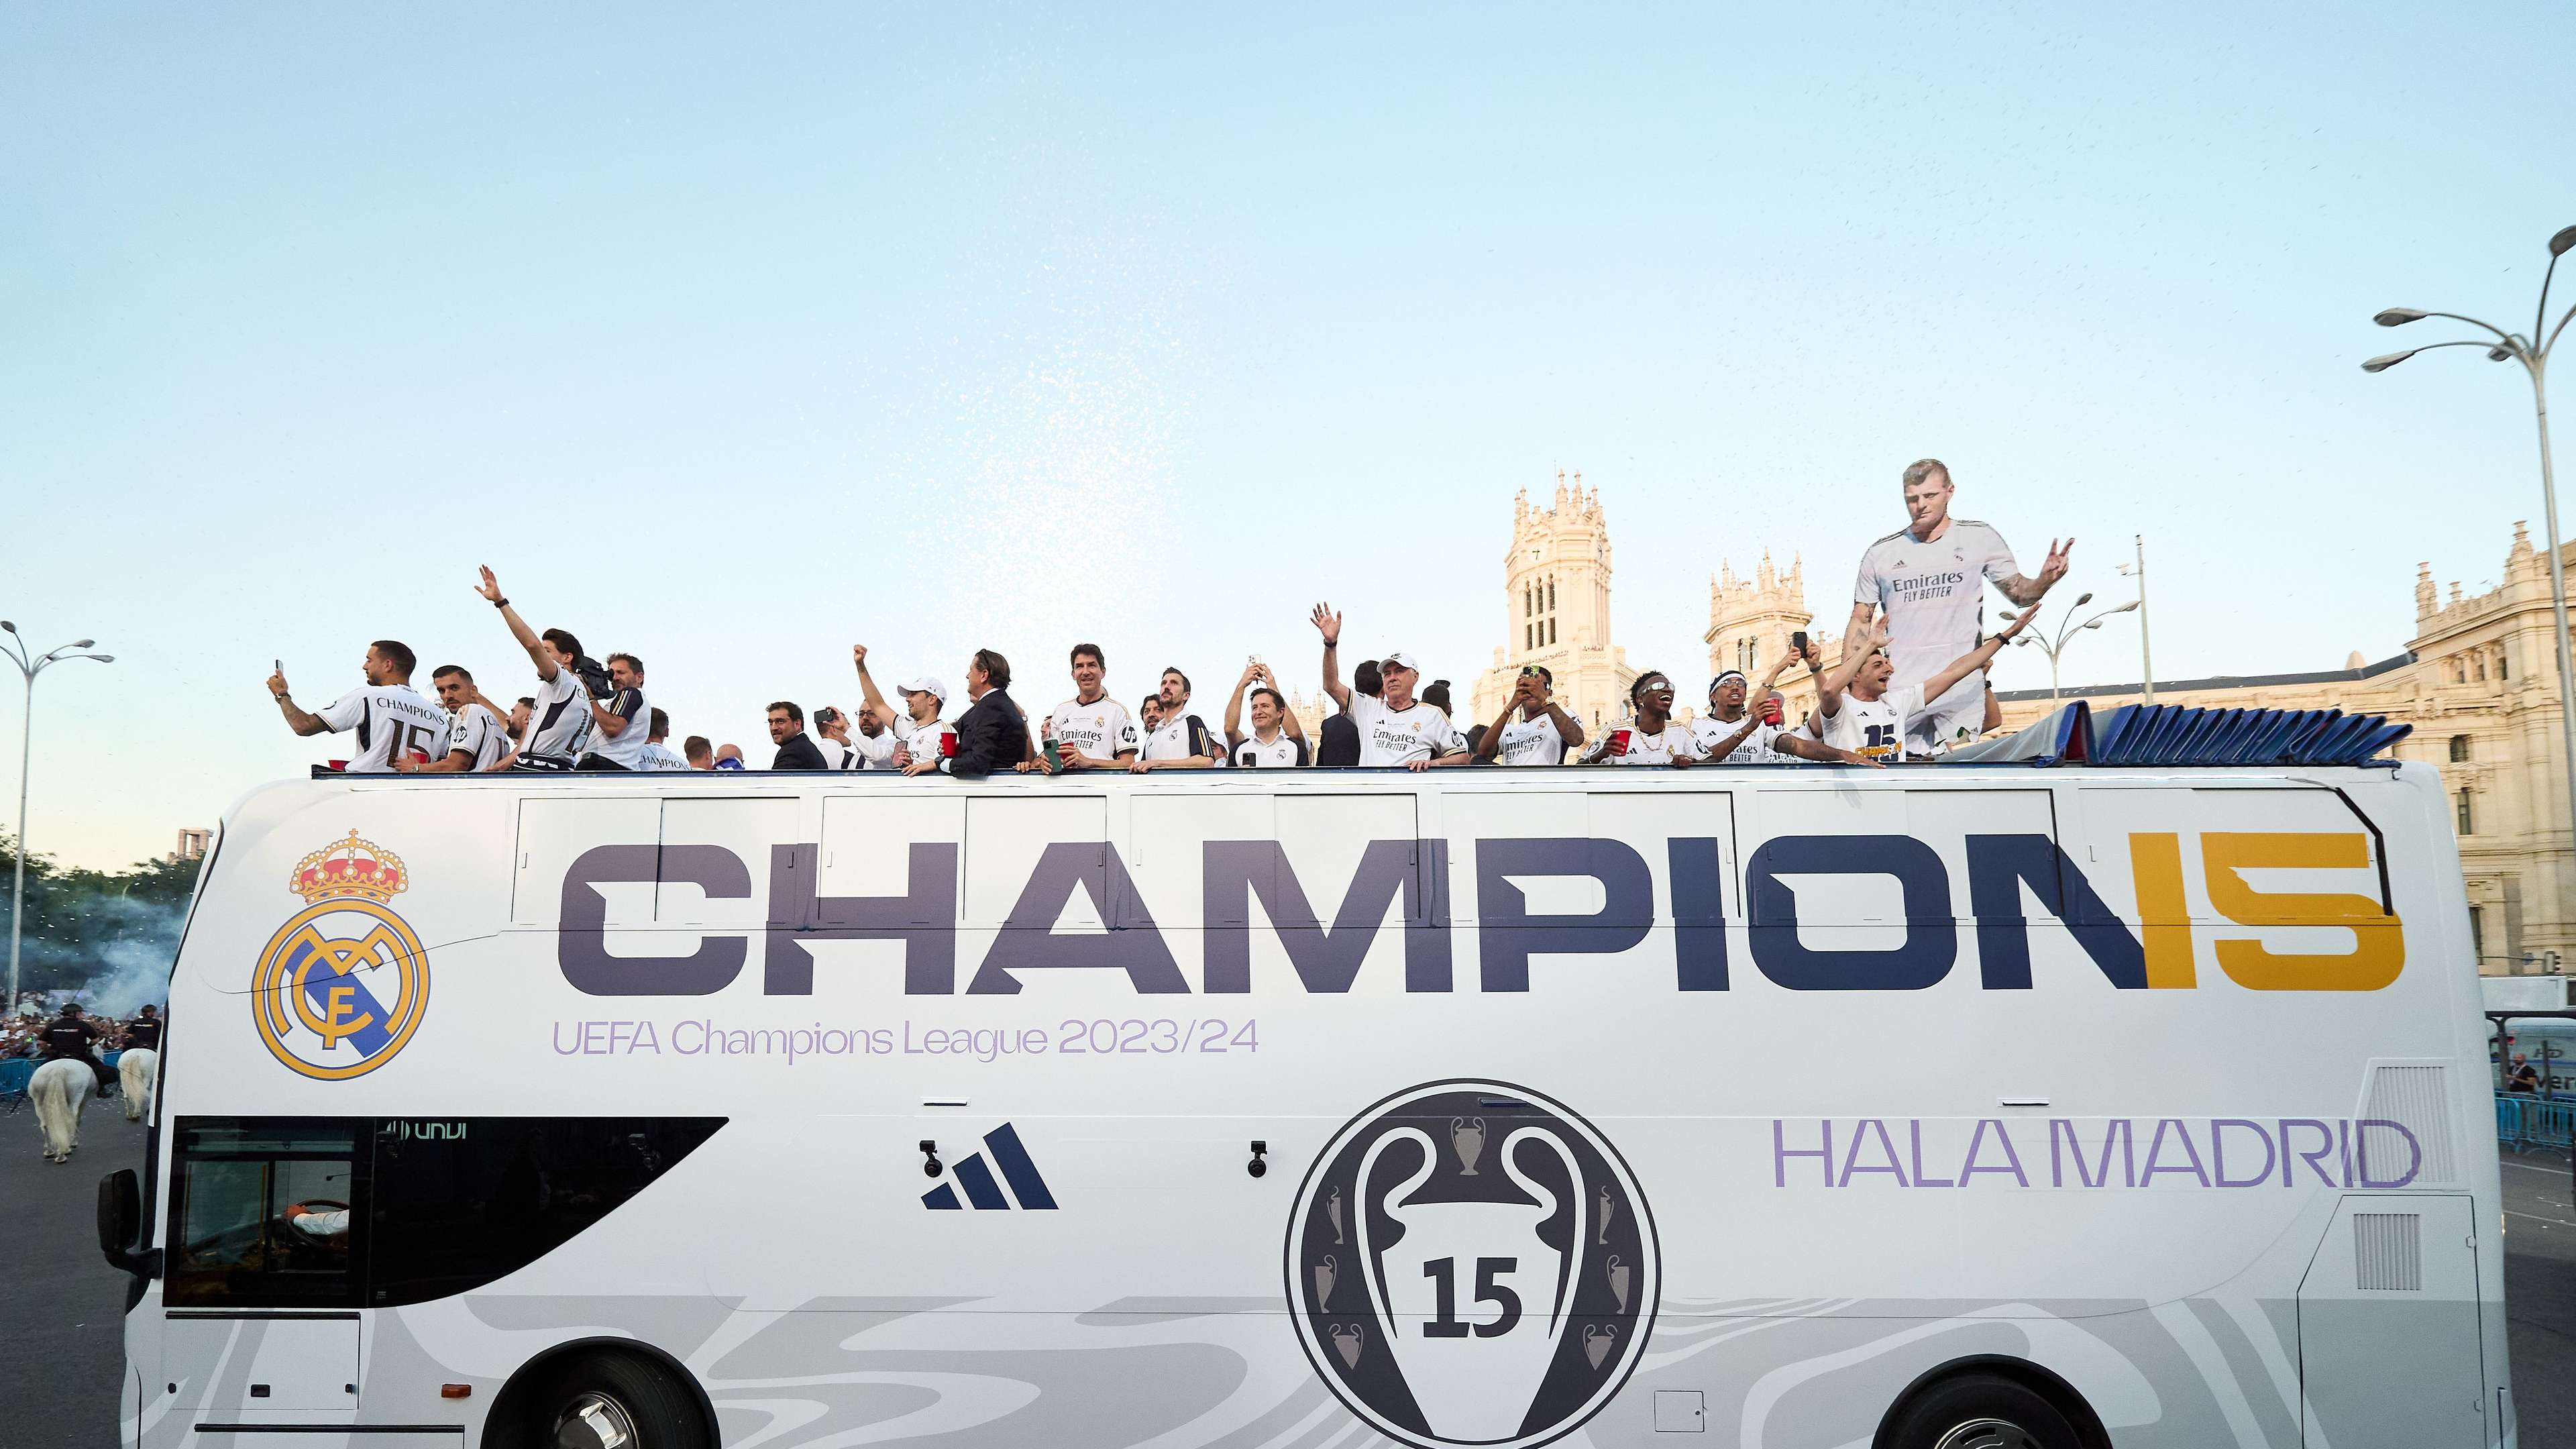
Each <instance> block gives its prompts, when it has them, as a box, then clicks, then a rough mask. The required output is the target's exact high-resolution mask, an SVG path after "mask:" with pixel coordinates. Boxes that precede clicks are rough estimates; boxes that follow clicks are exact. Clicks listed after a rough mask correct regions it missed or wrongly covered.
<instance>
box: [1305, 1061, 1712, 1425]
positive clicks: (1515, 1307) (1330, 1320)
mask: <svg viewBox="0 0 2576 1449" xmlns="http://www.w3.org/2000/svg"><path fill="white" fill-rule="evenodd" d="M1294 1213H1295V1215H1294V1216H1293V1217H1292V1218H1291V1219H1290V1224H1289V1231H1288V1242H1287V1250H1288V1261H1287V1265H1286V1266H1287V1282H1288V1286H1289V1297H1290V1301H1291V1307H1292V1309H1293V1310H1294V1313H1293V1317H1294V1320H1295V1322H1296V1325H1297V1331H1298V1336H1299V1338H1300V1340H1301V1342H1302V1343H1303V1345H1304V1347H1305V1349H1306V1356H1307V1359H1308V1361H1309V1362H1311V1363H1312V1364H1313V1365H1314V1366H1315V1371H1316V1373H1317V1374H1318V1375H1319V1376H1321V1377H1322V1378H1323V1380H1324V1382H1325V1384H1326V1385H1327V1386H1328V1387H1330V1388H1331V1389H1332V1390H1333V1391H1334V1393H1335V1394H1336V1395H1337V1396H1339V1397H1340V1398H1341V1400H1342V1402H1343V1403H1344V1404H1345V1405H1347V1406H1348V1407H1349V1408H1350V1409H1351V1410H1352V1411H1353V1412H1354V1413H1356V1414H1358V1415H1360V1416H1361V1417H1362V1418H1363V1419H1366V1420H1368V1421H1369V1422H1370V1424H1372V1425H1373V1426H1374V1427H1376V1428H1377V1429H1378V1430H1380V1431H1381V1432H1383V1433H1385V1434H1387V1435H1389V1436H1390V1437H1393V1438H1395V1439H1398V1440H1401V1441H1402V1442H1404V1443H1407V1444H1411V1445H1414V1446H1417V1449H1451V1446H1458V1445H1469V1444H1472V1445H1478V1446H1485V1449H1530V1446H1535V1445H1540V1444H1545V1443H1547V1442H1548V1441H1550V1440H1552V1439H1555V1438H1558V1437H1559V1436H1561V1435H1564V1434H1566V1433H1569V1432H1571V1431H1572V1430H1573V1429H1575V1428H1576V1427H1578V1426H1579V1425H1581V1424H1582V1423H1583V1422H1584V1421H1585V1420H1587V1419H1589V1418H1590V1417H1591V1416H1592V1415H1593V1414H1595V1413H1597V1412H1599V1410H1600V1409H1601V1407H1602V1406H1603V1405H1605V1404H1607V1403H1608V1402H1609V1401H1610V1399H1611V1397H1612V1396H1613V1395H1615V1394H1616V1393H1617V1392H1618V1390H1619V1387H1620V1385H1621V1384H1623V1383H1625V1382H1626V1380H1627V1377H1628V1374H1629V1373H1630V1372H1631V1371H1632V1370H1633V1369H1634V1368H1635V1367H1636V1364H1637V1361H1638V1359H1639V1358H1640V1356H1641V1355H1642V1353H1643V1350H1644V1347H1645V1343H1646V1339H1647V1337H1648V1336H1649V1334H1650V1332H1651V1331H1652V1329H1653V1326H1654V1313H1655V1303H1656V1294H1657V1290H1658V1287H1659V1284H1658V1281H1657V1279H1658V1274H1659V1271H1660V1264H1661V1259H1660V1256H1659V1253H1658V1251H1657V1247H1656V1243H1655V1237H1654V1218H1653V1214H1652V1213H1650V1212H1649V1211H1648V1210H1647V1208H1646V1203H1645V1199H1644V1196H1643V1194H1642V1193H1641V1192H1640V1191H1639V1189H1638V1186H1637V1183H1636V1180H1635V1178H1634V1177H1633V1176H1632V1175H1631V1174H1630V1173H1629V1171H1628V1168H1627V1164H1626V1163H1625V1162H1624V1161H1622V1160H1621V1159H1620V1157H1619V1154H1618V1152H1617V1150H1616V1149H1615V1148H1613V1147H1612V1146H1611V1145H1610V1143H1609V1141H1608V1140H1607V1139H1605V1138H1604V1137H1602V1136H1601V1134H1600V1133H1599V1132H1598V1131H1596V1130H1595V1129H1594V1128H1593V1127H1592V1125H1591V1124H1590V1123H1588V1122H1585V1121H1584V1120H1583V1119H1581V1118H1580V1117H1577V1116H1576V1115H1574V1113H1573V1112H1572V1111H1571V1110H1569V1109H1568V1108H1566V1107H1564V1106H1562V1105H1559V1104H1557V1103H1555V1102H1552V1101H1550V1100H1548V1099H1547V1098H1545V1097H1543V1096H1540V1095H1539V1094H1537V1093H1535V1092H1532V1091H1531V1090H1529V1089H1528V1088H1526V1087H1520V1086H1515V1085H1512V1084H1510V1083H1505V1082H1480V1081H1449V1082H1434V1083H1429V1084H1426V1085H1424V1086H1421V1087H1416V1088H1413V1089H1411V1090H1409V1091H1406V1092H1401V1093H1398V1094H1397V1095H1395V1096H1394V1097H1390V1098H1388V1099H1387V1100H1385V1101H1383V1102H1380V1103H1378V1104H1377V1105H1376V1106H1374V1107H1371V1108H1370V1109H1368V1110H1367V1111H1366V1112H1363V1113H1362V1114H1360V1116H1359V1117H1357V1118H1356V1119H1354V1120H1353V1121H1351V1122H1350V1123H1349V1124H1347V1125H1345V1126H1344V1127H1343V1128H1342V1130H1341V1131H1340V1132H1338V1133H1336V1134H1335V1135H1334V1137H1333V1139H1332V1140H1331V1142H1329V1143H1328V1144H1326V1146H1325V1148H1324V1150H1323V1152H1322V1153H1321V1154H1320V1155H1319V1156H1318V1157H1317V1159H1316V1162H1315V1166H1314V1168H1313V1169H1312V1170H1311V1171H1309V1172H1308V1174H1307V1177H1306V1181H1305V1183H1304V1184H1303V1185H1302V1186H1301V1187H1300V1189H1299V1191H1298V1196H1297V1204H1296V1207H1295V1210H1294Z"/></svg>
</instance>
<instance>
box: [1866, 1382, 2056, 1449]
mask: <svg viewBox="0 0 2576 1449" xmlns="http://www.w3.org/2000/svg"><path fill="white" fill-rule="evenodd" d="M1879 1442H1880V1443H1881V1444H1883V1445H1885V1446H1886V1449H2083V1444H2084V1440H2083V1438H2082V1436H2080V1435H2079V1434H2077V1432H2076V1430H2075V1426H2074V1425H2073V1424H2072V1423H2070V1422H2068V1420H2067V1417H2066V1415H2065V1414H2063V1413H2061V1412H2059V1410H2058V1408H2057V1406H2056V1405H2054V1404H2052V1403H2050V1402H2049V1401H2048V1400H2047V1399H2046V1398H2044V1397H2042V1396H2041V1395H2040V1394H2039V1393H2038V1392H2037V1391H2036V1390H2034V1389H2032V1388H2030V1387H2029V1386H2028V1385H2026V1384H2023V1383H2020V1382H2018V1381H2016V1380H2013V1379H2008V1378H2005V1377H2003V1376H2001V1375H1999V1374H1990V1373H1965V1374H1958V1375H1955V1376H1953V1377H1950V1378H1945V1379H1942V1380H1940V1381H1938V1382H1936V1383H1933V1384H1929V1385H1926V1386H1925V1387H1924V1388H1922V1389H1921V1390H1919V1391H1917V1392H1916V1393H1914V1394H1913V1395H1911V1396H1910V1397H1909V1398H1908V1399H1907V1400H1906V1401H1905V1402H1904V1403H1903V1404H1901V1405H1900V1406H1899V1407H1898V1409H1897V1411H1896V1414H1895V1417H1894V1418H1893V1419H1892V1420H1891V1421H1890V1422H1889V1424H1888V1427H1887V1432H1886V1434H1884V1435H1883V1436H1881V1438H1880V1440H1879Z"/></svg>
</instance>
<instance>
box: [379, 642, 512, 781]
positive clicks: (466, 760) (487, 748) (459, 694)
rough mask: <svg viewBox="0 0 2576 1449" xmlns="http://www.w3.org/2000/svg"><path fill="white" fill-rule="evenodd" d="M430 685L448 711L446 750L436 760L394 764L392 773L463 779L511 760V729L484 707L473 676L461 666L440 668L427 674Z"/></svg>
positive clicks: (441, 666) (450, 665)
mask: <svg viewBox="0 0 2576 1449" xmlns="http://www.w3.org/2000/svg"><path fill="white" fill-rule="evenodd" d="M429 682H430V683H431V684H432V685H434V686H436V687H437V689H438V702H439V704H440V705H441V706H442V707H444V708H445V709H446V711H447V750H446V753H445V754H443V755H442V756H440V757H439V758H438V759H435V760H429V761H426V762H423V763H419V764H404V763H402V762H400V761H396V762H395V764H394V769H395V770H396V771H398V772H401V773H405V774H419V775H466V774H478V773H480V772H482V771H485V770H490V769H494V768H496V767H497V766H499V765H500V763H501V762H502V761H503V760H506V759H508V758H509V757H510V729H509V726H507V725H505V724H503V723H501V717H500V716H499V715H497V714H494V713H493V712H492V707H491V706H490V705H488V704H485V703H484V702H483V699H482V691H480V690H478V689H476V688H475V687H474V676H473V675H471V674H469V673H467V672H466V669H465V666H464V665H462V664H442V665H440V666H438V667H437V668H436V669H433V670H431V671H430V672H429Z"/></svg>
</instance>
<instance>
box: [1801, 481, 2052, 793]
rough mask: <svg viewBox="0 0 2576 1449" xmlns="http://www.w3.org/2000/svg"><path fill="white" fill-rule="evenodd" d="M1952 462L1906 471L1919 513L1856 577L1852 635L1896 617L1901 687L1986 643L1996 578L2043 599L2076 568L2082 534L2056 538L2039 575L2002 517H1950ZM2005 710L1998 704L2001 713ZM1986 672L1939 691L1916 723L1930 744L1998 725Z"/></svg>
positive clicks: (1922, 743)
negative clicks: (2025, 569)
mask: <svg viewBox="0 0 2576 1449" xmlns="http://www.w3.org/2000/svg"><path fill="white" fill-rule="evenodd" d="M1950 494H1951V485H1950V470H1949V468H1948V467H1947V466H1945V465H1944V464H1943V463H1942V462H1941V460H1940V459H1938V458H1925V459H1922V460H1920V461H1918V462H1916V463H1914V464H1912V465H1910V466H1908V467H1907V468H1906V470H1905V512H1906V515H1907V517H1909V518H1910V519H1911V520H1912V522H1911V523H1910V524H1908V525H1907V526H1906V527H1905V528H1903V529H1901V530H1899V531H1897V532H1895V533H1891V534H1889V535H1888V536H1887V537H1885V538H1882V539H1880V540H1879V541H1878V542H1876V543H1873V544H1871V545H1870V546H1869V550H1868V551H1867V552H1866V553H1864V554H1862V555H1861V560H1860V576H1859V578H1858V579H1857V580H1855V581H1854V583H1853V585H1852V613H1851V622H1850V624H1849V625H1848V626H1847V627H1846V628H1845V629H1844V630H1843V637H1844V638H1846V639H1859V638H1862V637H1864V635H1865V632H1866V631H1867V629H1868V628H1869V620H1870V613H1871V611H1872V610H1876V611H1878V612H1880V613H1883V614H1884V615H1885V616H1886V617H1887V620H1888V629H1887V637H1888V647H1887V652H1888V658H1889V660H1890V662H1892V663H1893V664H1894V666H1895V669H1896V683H1895V684H1894V685H1892V686H1890V687H1891V688H1899V689H1901V688H1903V687H1904V686H1906V685H1909V684H1920V683H1922V682H1923V681H1924V680H1926V679H1928V678H1930V677H1931V675H1932V673H1933V671H1935V670H1938V669H1940V668H1941V667H1942V666H1943V665H1946V664H1948V663H1949V662H1950V661H1951V660H1953V659H1956V658H1958V657H1959V656H1960V655H1962V654H1965V653H1967V652H1968V651H1969V650H1971V649H1974V648H1976V647H1977V640H1978V638H1979V637H1980V636H1981V634H1982V633H1983V631H1984V623H1985V586H1986V584H1987V583H1988V582H1992V583H1993V584H1994V585H1995V586H1996V587H1997V588H1999V589H2001V590H2002V591H2003V594H2004V597H2006V598H2008V599H2010V600H2012V601H2013V602H2014V603H2015V604H2017V605H2022V606H2024V607H2027V606H2029V605H2031V604H2036V603H2038V602H2039V600H2040V596H2041V595H2043V594H2045V593H2047V592H2048V590H2049V586H2050V585H2052V584H2054V583H2056V582H2057V581H2058V580H2059V579H2061V578H2063V577H2065V576H2066V559H2067V553H2068V551H2069V550H2071V549H2073V548H2074V547H2075V540H2073V539H2071V538H2070V539H2067V540H2066V541H2065V542H2064V543H2063V544H2061V543H2059V542H2057V541H2056V540H2054V539H2051V540H2050V541H2049V547H2048V559H2047V561H2046V562H2045V563H2043V564H2041V565H2040V570H2039V577H2037V578H2035V579H2034V578H2026V577H2024V576H2023V575H2022V573H2021V572H2020V567H2019V565H2017V564H2015V563H2014V562H2013V556H2012V550H2011V548H2009V547H2007V546H2006V545H2005V543H2004V539H2003V535H2002V534H2000V533H1998V532H1996V531H1995V529H1994V528H1993V526H1992V525H1990V524H1985V523H1980V522H1978V521H1977V520H1975V519H1972V518H1952V517H1951V516H1950ZM1999 715H2000V711H1996V712H1995V716H1996V722H1999ZM1989 721H1990V715H1989V710H1988V702H1987V698H1986V680H1985V673H1984V671H1982V670H1980V671H1978V672H1977V673H1976V674H1975V675H1973V676H1971V677H1970V678H1967V679H1962V680H1959V681H1956V682H1955V683H1953V684H1952V685H1951V687H1950V688H1949V690H1948V691H1946V692H1943V693H1937V694H1935V695H1934V696H1933V697H1932V700H1931V703H1930V705H1929V706H1928V707H1927V708H1925V709H1924V710H1922V711H1921V712H1919V713H1918V714H1917V715H1916V716H1914V722H1913V724H1912V725H1910V726H1909V728H1910V729H1911V730H1912V731H1913V733H1914V734H1915V736H1916V738H1915V741H1914V748H1915V749H1916V750H1917V751H1918V752H1920V751H1922V750H1926V749H1930V748H1933V747H1934V746H1936V745H1938V746H1943V747H1946V746H1948V745H1951V744H1955V743H1958V742H1960V741H1962V740H1968V739H1974V738H1976V737H1977V735H1978V734H1979V733H1981V732H1982V731H1983V730H1985V729H1986V728H1987V727H1988V724H1989Z"/></svg>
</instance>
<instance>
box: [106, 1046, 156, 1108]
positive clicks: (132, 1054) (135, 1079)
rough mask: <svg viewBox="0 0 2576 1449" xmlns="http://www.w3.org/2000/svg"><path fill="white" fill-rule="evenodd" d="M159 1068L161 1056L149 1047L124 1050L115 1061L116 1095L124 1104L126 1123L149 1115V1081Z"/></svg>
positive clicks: (150, 1090) (150, 1089)
mask: <svg viewBox="0 0 2576 1449" xmlns="http://www.w3.org/2000/svg"><path fill="white" fill-rule="evenodd" d="M160 1067H161V1054H160V1053H159V1052H156V1051H154V1050H153V1049H152V1048H150V1047H127V1048H126V1049H125V1054H124V1055H123V1056H120V1057H118V1058H117V1059H116V1094H117V1096H119V1097H121V1098H123V1099H124V1101H125V1120H126V1121H128V1122H140V1121H142V1120H143V1119H144V1118H146V1117H148V1116H151V1115H152V1079H153V1076H154V1075H155V1074H156V1073H157V1072H158V1071H159V1070H160Z"/></svg>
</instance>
